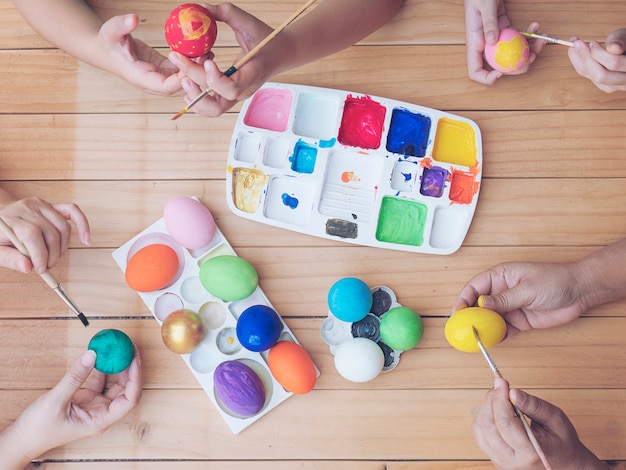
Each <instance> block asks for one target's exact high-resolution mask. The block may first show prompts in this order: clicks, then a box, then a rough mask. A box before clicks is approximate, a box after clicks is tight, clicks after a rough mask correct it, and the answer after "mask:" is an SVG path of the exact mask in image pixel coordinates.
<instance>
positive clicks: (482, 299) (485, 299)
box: [476, 295, 492, 308]
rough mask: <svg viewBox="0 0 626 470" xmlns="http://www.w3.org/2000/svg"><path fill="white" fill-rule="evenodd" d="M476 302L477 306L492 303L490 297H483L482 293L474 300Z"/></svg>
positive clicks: (485, 305)
mask: <svg viewBox="0 0 626 470" xmlns="http://www.w3.org/2000/svg"><path fill="white" fill-rule="evenodd" d="M476 304H477V305H478V306H479V307H485V308H486V307H487V306H488V305H492V302H491V299H490V298H489V297H485V296H484V295H480V296H478V300H477V301H476Z"/></svg>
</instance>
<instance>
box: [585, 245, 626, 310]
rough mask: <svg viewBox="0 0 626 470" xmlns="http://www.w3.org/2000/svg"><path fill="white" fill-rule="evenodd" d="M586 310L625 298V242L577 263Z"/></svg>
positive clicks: (608, 247) (597, 252)
mask: <svg viewBox="0 0 626 470" xmlns="http://www.w3.org/2000/svg"><path fill="white" fill-rule="evenodd" d="M574 266H575V268H574V269H575V274H576V278H577V279H578V283H579V287H578V288H579V289H580V296H581V299H582V301H583V303H584V305H585V307H586V309H585V310H587V309H590V308H593V307H596V306H598V305H601V304H604V303H607V302H613V301H615V300H619V299H622V298H625V297H626V270H625V269H624V266H626V238H624V239H622V240H620V241H618V242H615V243H613V244H611V245H608V246H606V247H604V248H602V249H600V250H598V251H596V252H595V253H592V254H590V255H588V256H586V257H584V258H583V259H581V260H579V261H577V262H576V263H575V265H574Z"/></svg>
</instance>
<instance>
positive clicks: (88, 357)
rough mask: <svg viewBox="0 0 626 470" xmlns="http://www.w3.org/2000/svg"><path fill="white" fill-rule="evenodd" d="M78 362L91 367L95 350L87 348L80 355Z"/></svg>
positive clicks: (94, 358) (94, 357)
mask: <svg viewBox="0 0 626 470" xmlns="http://www.w3.org/2000/svg"><path fill="white" fill-rule="evenodd" d="M80 363H81V364H82V365H84V366H85V367H93V365H94V364H95V363H96V352H95V351H94V350H93V349H88V350H87V351H85V352H84V353H83V355H82V356H81V357H80Z"/></svg>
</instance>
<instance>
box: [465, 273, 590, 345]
mask: <svg viewBox="0 0 626 470" xmlns="http://www.w3.org/2000/svg"><path fill="white" fill-rule="evenodd" d="M575 266H576V265H575V264H574V263H502V264H499V265H497V266H495V267H493V268H491V269H489V270H487V271H484V272H482V273H480V274H478V275H476V276H475V277H474V278H472V279H471V280H470V281H469V282H468V283H467V284H466V285H465V287H463V289H462V290H461V293H460V294H459V297H458V298H457V300H456V301H455V303H454V306H453V312H454V311H456V310H458V309H459V308H463V307H468V306H473V305H475V304H476V303H477V301H478V297H481V302H480V306H482V307H485V308H489V309H491V310H494V311H496V312H498V313H499V314H500V315H502V316H503V317H504V320H505V321H506V323H507V336H510V335H512V334H515V333H516V332H518V331H524V330H529V329H531V328H550V327H553V326H557V325H561V324H564V323H567V322H569V321H572V320H574V319H576V318H578V317H579V316H580V315H581V314H582V313H583V312H584V311H585V304H584V294H586V292H584V288H583V287H581V286H580V285H579V281H578V278H577V277H576V267H575Z"/></svg>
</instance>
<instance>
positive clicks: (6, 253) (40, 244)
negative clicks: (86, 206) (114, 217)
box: [0, 197, 91, 273]
mask: <svg viewBox="0 0 626 470" xmlns="http://www.w3.org/2000/svg"><path fill="white" fill-rule="evenodd" d="M0 207H1V208H0V217H1V218H2V219H3V220H4V221H5V222H6V224H7V225H8V226H9V227H11V228H12V229H13V232H15V235H16V236H17V238H18V239H19V240H20V241H21V242H22V243H23V244H24V246H25V247H26V249H27V250H28V252H29V254H30V259H29V258H28V257H27V256H24V255H23V254H22V253H20V252H19V251H18V250H17V248H15V247H14V246H13V244H12V243H11V241H10V240H9V239H8V238H7V237H6V235H4V233H2V232H0V266H4V267H6V268H10V269H14V270H17V271H21V272H30V271H31V270H32V269H33V268H34V269H35V270H36V271H37V272H39V273H43V272H44V271H46V270H47V269H48V268H51V267H52V266H54V265H55V264H56V263H57V261H58V260H59V259H60V258H61V256H63V254H64V253H65V252H66V251H67V249H68V247H69V243H70V234H71V231H72V227H71V225H70V222H72V223H73V224H74V225H75V226H76V229H77V231H78V236H79V238H80V240H81V241H82V242H83V243H84V244H86V245H88V244H89V243H90V240H91V235H90V232H89V222H88V221H87V217H86V216H85V214H84V213H83V211H82V210H81V209H80V208H79V207H78V206H77V205H76V204H49V203H48V202H46V201H44V200H42V199H40V198H38V197H30V198H25V199H21V200H18V201H13V202H9V203H7V204H6V205H4V206H0Z"/></svg>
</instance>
